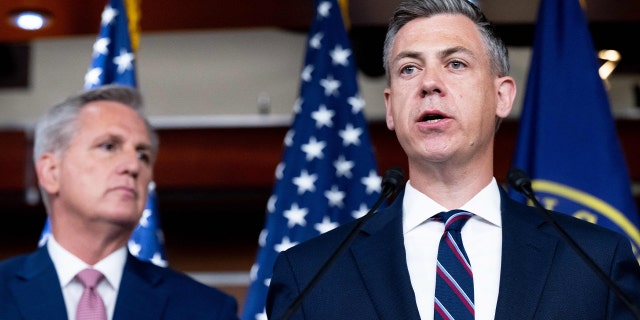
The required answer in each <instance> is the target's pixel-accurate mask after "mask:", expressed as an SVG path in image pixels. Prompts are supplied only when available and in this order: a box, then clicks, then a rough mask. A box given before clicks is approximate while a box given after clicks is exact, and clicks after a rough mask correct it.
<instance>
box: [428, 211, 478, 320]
mask: <svg viewBox="0 0 640 320" xmlns="http://www.w3.org/2000/svg"><path fill="white" fill-rule="evenodd" d="M472 215H473V214H472V213H470V212H467V211H464V210H452V211H448V212H441V213H439V214H437V215H436V216H435V219H436V220H438V221H444V222H445V232H444V234H443V235H442V238H441V239H440V246H439V247H438V262H437V264H438V266H437V269H436V273H437V275H436V294H435V303H434V309H435V312H434V318H435V319H447V320H449V319H456V320H462V319H473V318H474V314H475V313H474V304H473V272H471V264H470V263H469V257H468V256H467V253H466V252H465V251H464V247H463V246H462V237H461V235H460V229H462V226H463V225H464V224H465V223H466V222H467V221H468V220H469V218H471V216H472Z"/></svg>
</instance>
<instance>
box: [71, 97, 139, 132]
mask: <svg viewBox="0 0 640 320" xmlns="http://www.w3.org/2000/svg"><path fill="white" fill-rule="evenodd" d="M78 123H79V129H80V130H82V131H83V132H84V131H88V130H95V131H108V132H110V133H113V134H120V135H124V136H125V137H127V138H133V137H135V138H136V139H141V138H144V139H145V141H148V140H149V139H150V138H149V134H148V131H147V127H146V124H145V122H144V120H143V119H142V117H140V115H139V114H138V113H137V112H136V111H135V110H133V109H131V108H129V107H127V106H126V105H124V104H122V103H119V102H114V101H93V102H90V103H88V104H87V105H85V106H84V107H83V108H82V110H81V111H80V114H79V115H78Z"/></svg>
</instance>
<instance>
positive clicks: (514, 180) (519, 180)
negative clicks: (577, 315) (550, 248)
mask: <svg viewBox="0 0 640 320" xmlns="http://www.w3.org/2000/svg"><path fill="white" fill-rule="evenodd" d="M507 180H508V181H509V184H510V185H511V187H513V188H514V189H516V190H517V191H518V192H520V193H522V194H524V195H525V196H526V197H527V198H528V199H529V200H531V201H532V202H533V204H534V205H535V206H536V208H537V209H538V211H539V212H540V213H542V215H543V216H544V217H545V218H546V219H547V221H549V223H551V225H552V226H553V228H554V229H556V231H558V233H560V235H561V236H562V238H563V239H564V240H565V241H566V242H567V243H568V244H569V245H570V246H571V248H572V249H573V250H574V251H575V252H576V253H577V254H578V255H579V256H580V258H582V260H583V261H584V262H585V263H586V264H587V265H588V266H589V267H590V268H591V269H592V270H593V271H594V272H595V273H596V274H597V275H598V277H599V278H600V279H601V280H602V281H604V283H605V284H606V285H607V286H608V287H609V288H610V289H611V290H613V292H614V293H615V295H616V296H617V297H618V298H620V300H621V301H622V302H623V303H624V304H625V306H626V307H627V308H628V309H629V311H631V313H632V314H633V316H634V318H636V319H638V320H640V311H638V307H637V306H635V305H634V304H633V303H632V302H631V301H630V300H629V298H627V296H626V295H625V294H624V292H623V291H622V289H620V287H619V286H618V285H617V284H616V283H615V282H613V280H612V279H611V278H610V277H609V276H607V274H606V273H604V271H602V269H600V267H598V265H597V264H596V263H595V262H594V261H593V259H591V257H589V255H588V254H587V253H586V252H585V251H584V250H583V249H582V248H581V247H580V246H579V245H578V244H577V243H576V242H575V240H573V238H571V236H569V234H567V232H566V231H565V230H564V229H563V228H562V227H561V226H560V225H559V224H558V222H557V221H556V220H555V219H554V218H553V217H552V216H551V214H550V213H549V210H547V209H546V208H545V207H544V206H543V205H542V204H541V203H540V202H539V201H538V199H537V198H536V196H535V193H534V192H533V188H532V187H531V179H529V177H528V176H527V174H526V173H525V172H524V171H522V170H520V169H517V168H511V169H510V170H509V173H508V174H507Z"/></svg>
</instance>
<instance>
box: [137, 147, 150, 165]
mask: <svg viewBox="0 0 640 320" xmlns="http://www.w3.org/2000/svg"><path fill="white" fill-rule="evenodd" d="M138 159H140V160H142V162H144V163H146V164H150V163H151V153H150V152H149V151H148V150H138Z"/></svg>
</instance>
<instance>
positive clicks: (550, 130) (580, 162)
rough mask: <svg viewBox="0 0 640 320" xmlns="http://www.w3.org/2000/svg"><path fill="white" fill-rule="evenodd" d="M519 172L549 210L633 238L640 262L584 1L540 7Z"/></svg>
mask: <svg viewBox="0 0 640 320" xmlns="http://www.w3.org/2000/svg"><path fill="white" fill-rule="evenodd" d="M623 58H624V57H623ZM631 59H635V57H631ZM513 166H514V167H517V168H520V169H522V170H524V171H526V172H528V173H529V175H530V176H531V178H532V180H533V189H534V190H535V192H536V194H537V196H538V198H539V199H540V202H541V203H542V204H543V205H545V206H546V207H547V208H548V209H553V210H557V211H560V212H564V213H567V214H571V215H573V216H576V217H578V218H582V219H585V220H588V221H590V222H593V223H596V224H598V225H602V226H605V227H607V228H610V229H612V230H615V231H617V232H619V233H621V234H624V235H626V236H628V237H629V239H630V240H631V243H632V245H633V248H634V252H635V254H636V257H638V258H639V260H638V261H639V262H640V255H639V253H638V248H639V247H640V233H639V232H638V229H639V226H640V224H639V223H638V221H639V217H638V211H637V208H636V204H635V203H634V199H633V194H632V191H631V181H630V177H629V173H628V169H627V168H628V167H627V165H626V163H625V159H624V155H623V152H622V148H621V146H620V142H619V140H618V136H617V131H616V128H615V121H614V118H613V115H612V112H611V108H610V105H609V100H608V96H607V92H606V91H605V86H604V83H603V80H602V79H601V78H600V76H599V73H598V60H597V58H596V52H595V47H594V45H593V43H592V41H591V36H590V33H589V29H588V25H587V21H586V18H585V12H584V11H583V8H581V7H580V4H579V2H578V0H542V1H541V4H540V9H539V13H538V20H537V25H536V31H535V38H534V46H533V56H532V60H531V65H530V70H529V78H528V80H527V88H526V92H525V98H524V105H523V110H522V115H521V118H520V132H519V136H518V140H517V145H516V153H515V158H514V161H513ZM510 193H511V195H512V196H513V197H514V198H516V199H519V200H520V201H522V202H525V201H526V200H525V199H524V197H522V196H521V195H519V194H517V193H516V192H515V191H514V190H510Z"/></svg>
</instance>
